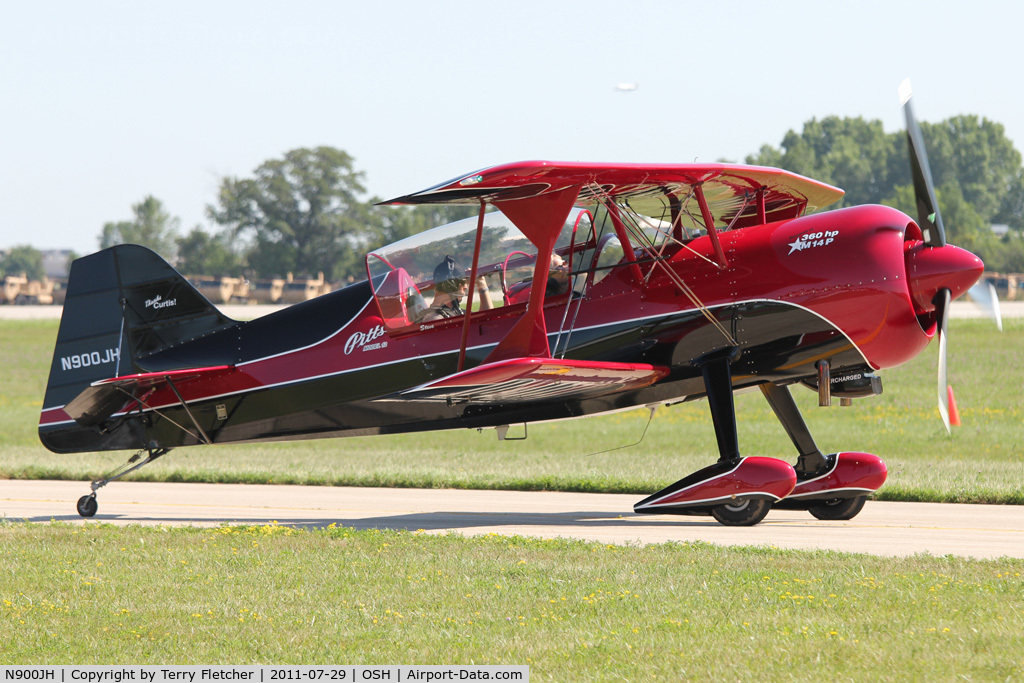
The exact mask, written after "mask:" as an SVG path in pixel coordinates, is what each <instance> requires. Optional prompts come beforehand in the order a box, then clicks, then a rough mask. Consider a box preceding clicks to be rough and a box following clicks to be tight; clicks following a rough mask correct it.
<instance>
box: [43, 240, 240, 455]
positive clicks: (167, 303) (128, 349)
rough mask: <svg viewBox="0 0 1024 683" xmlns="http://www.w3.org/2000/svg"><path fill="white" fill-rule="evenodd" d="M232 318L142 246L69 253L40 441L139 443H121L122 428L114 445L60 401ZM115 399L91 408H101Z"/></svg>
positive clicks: (53, 444) (95, 445) (56, 446)
mask: <svg viewBox="0 0 1024 683" xmlns="http://www.w3.org/2000/svg"><path fill="white" fill-rule="evenodd" d="M235 324H236V323H235V322H234V321H233V320H231V319H230V318H228V317H227V316H225V315H224V314H222V313H221V312H220V311H219V310H217V308H216V307H215V306H214V305H213V304H211V303H210V302H209V301H208V300H207V299H206V298H205V297H203V295H202V294H200V293H199V292H198V291H197V290H196V289H195V288H194V287H193V286H192V285H190V284H189V283H188V281H187V280H185V278H183V277H182V276H181V275H180V274H179V273H178V272H177V271H176V270H174V268H172V267H171V266H170V265H169V264H168V263H167V262H166V261H164V260H163V259H162V258H160V257H159V256H158V255H157V254H155V253H154V252H152V251H150V250H149V249H146V248H145V247H140V246H137V245H134V244H125V245H119V246H116V247H111V248H110V249H105V250H103V251H100V252H97V253H95V254H91V255H89V256H86V257H83V258H80V259H78V260H76V261H75V262H74V263H72V265H71V274H70V276H69V279H68V288H67V298H66V299H65V302H64V312H63V314H62V316H61V321H60V330H59V332H58V333H57V344H56V347H55V348H54V352H53V361H52V364H51V365H50V376H49V380H48V381H47V384H46V396H45V398H44V399H43V413H42V415H41V417H40V422H39V434H40V438H41V439H42V441H43V444H44V445H46V446H47V447H48V448H50V449H51V450H55V451H57V452H68V451H82V450H104V449H107V448H134V447H140V446H139V445H137V444H135V443H132V444H129V445H121V443H120V442H121V441H122V440H123V436H122V438H121V439H113V441H115V442H117V445H114V444H113V443H112V442H111V438H112V437H113V436H114V435H112V434H106V435H105V434H104V433H103V430H102V429H100V428H99V427H96V426H85V425H79V424H77V423H75V422H74V421H72V420H70V418H69V416H68V415H67V414H66V413H65V412H64V406H65V405H67V404H68V403H70V402H71V401H72V400H73V399H74V398H75V397H77V396H78V395H79V394H81V393H82V392H83V391H84V390H85V389H86V388H88V387H89V386H90V385H91V384H92V383H93V382H96V381H98V380H102V379H109V378H111V377H118V376H121V375H127V374H133V373H137V372H143V371H145V370H146V366H145V359H146V358H147V357H148V356H151V355H153V354H155V353H158V352H160V351H162V350H165V349H167V348H169V347H171V346H174V345H176V344H178V343H181V342H183V341H186V340H189V339H195V338H197V337H201V336H204V335H206V334H209V333H211V332H214V331H217V330H220V329H224V328H226V327H230V326H232V325H235ZM111 400H112V402H117V401H114V400H113V399H111ZM122 403H123V401H120V402H117V405H111V406H107V407H102V406H101V407H97V408H96V410H98V411H99V413H100V414H102V413H103V412H107V411H109V412H107V415H108V416H109V415H110V414H112V413H113V412H115V411H116V410H117V409H118V408H119V407H120V405H121V404H122ZM71 432H74V435H72V434H71ZM86 432H87V433H86ZM131 440H134V439H131ZM79 442H80V444H81V447H78V443H79ZM73 446H74V447H73Z"/></svg>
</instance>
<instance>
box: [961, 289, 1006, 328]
mask: <svg viewBox="0 0 1024 683" xmlns="http://www.w3.org/2000/svg"><path fill="white" fill-rule="evenodd" d="M967 294H968V295H969V296H970V297H971V301H973V302H974V303H975V304H977V305H978V307H979V308H981V309H982V310H983V311H985V312H986V313H988V317H990V318H992V320H993V321H995V323H996V327H998V328H999V331H1000V332H1002V331H1003V316H1002V314H1001V313H1000V312H999V297H998V296H997V295H996V288H995V286H994V285H993V284H992V282H991V281H989V280H978V282H977V283H976V284H975V285H974V286H973V287H971V288H970V289H968V290H967Z"/></svg>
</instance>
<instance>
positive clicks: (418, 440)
mask: <svg viewBox="0 0 1024 683" xmlns="http://www.w3.org/2000/svg"><path fill="white" fill-rule="evenodd" d="M950 327H951V329H950V338H951V342H950V350H949V362H950V372H949V377H950V382H951V383H952V384H953V386H954V389H955V391H956V398H957V402H958V405H959V409H960V415H961V417H962V420H963V426H962V427H960V428H954V431H953V435H952V437H949V436H947V435H946V433H945V430H944V429H943V427H942V423H941V421H940V420H939V418H938V414H937V411H936V408H935V402H936V398H935V395H936V388H935V364H936V353H937V352H936V349H935V348H934V345H933V346H932V347H931V348H929V349H927V350H926V351H925V353H923V354H922V355H921V356H919V357H918V358H917V359H915V361H914V362H912V363H910V364H907V365H905V366H902V367H899V368H895V369H892V370H888V371H885V372H883V374H882V376H883V381H884V393H883V394H882V395H881V396H878V397H874V398H871V399H865V400H861V401H856V402H855V405H854V407H852V408H840V407H838V406H836V407H833V408H818V407H817V406H816V402H817V401H816V394H814V393H813V392H811V391H807V390H805V389H803V388H799V387H798V388H794V389H793V393H794V395H795V396H796V398H797V400H798V402H799V404H800V405H801V409H802V410H803V412H804V416H805V419H806V420H807V422H808V425H809V426H810V428H811V431H812V433H814V435H815V438H816V439H817V441H818V444H819V446H820V447H821V448H822V449H823V450H825V451H826V452H827V451H836V450H862V451H868V452H872V453H876V454H878V455H880V456H881V457H882V458H883V459H884V460H885V461H886V463H887V464H888V466H889V480H888V482H887V483H886V485H885V486H884V487H883V488H882V489H881V490H880V491H879V493H878V494H877V496H878V497H879V498H881V499H886V500H917V501H942V502H993V503H1013V504H1024V320H1019V319H1014V320H1008V321H1006V331H1005V332H1004V333H1003V334H999V333H998V332H997V331H996V330H995V329H994V327H993V326H992V325H991V323H988V322H985V321H967V320H953V321H952V322H951V324H950ZM56 331H57V323H56V321H0V367H2V368H3V370H2V377H3V384H2V386H0V440H2V441H0V477H7V478H59V479H90V478H94V477H96V476H99V475H101V474H103V473H104V472H107V471H109V470H111V469H113V468H114V467H116V466H117V465H120V464H121V462H123V460H124V457H125V455H126V454H123V453H105V454H84V455H55V454H52V453H50V452H48V451H46V450H45V449H44V448H43V447H42V446H41V445H40V443H39V441H38V438H37V436H36V425H37V423H38V413H39V409H40V408H41V401H42V393H43V387H44V385H45V382H46V373H47V372H48V368H49V363H50V357H51V354H52V348H53V340H54V338H55V337H56ZM736 400H737V411H738V414H739V435H740V447H741V450H742V451H743V453H744V454H745V455H769V456H776V457H783V458H785V459H788V460H791V461H792V460H794V459H795V458H794V456H795V453H794V450H793V446H792V444H790V442H789V440H788V438H787V437H786V435H785V433H784V432H783V431H782V428H781V426H780V425H779V424H778V422H777V420H776V419H775V417H774V415H773V414H772V413H771V411H770V409H769V408H768V406H767V403H766V402H765V401H764V399H763V398H762V397H761V395H760V393H758V392H755V393H752V394H741V395H738V396H737V397H736ZM647 421H648V415H647V412H646V411H633V412H629V413H622V414H616V415H611V416H605V417H598V418H589V419H585V420H575V421H569V422H562V423H558V424H545V425H532V426H530V428H529V432H528V434H529V438H528V439H527V440H526V441H506V442H498V441H497V439H496V438H495V435H494V433H493V432H492V431H485V432H482V433H476V432H474V431H465V430H459V431H449V432H435V433H430V434H426V435H422V434H415V435H397V436H385V437H358V438H351V439H330V440H323V441H301V442H293V443H284V444H255V445H245V446H216V447H211V448H186V449H180V450H178V451H175V452H174V453H172V454H171V455H170V456H168V457H166V458H164V459H162V460H160V461H158V462H156V463H154V464H153V465H151V466H148V467H146V468H144V469H143V470H141V471H140V472H139V473H137V474H136V475H133V476H134V477H135V478H137V479H148V480H168V481H212V482H242V483H302V484H322V485H359V486H374V485H383V486H418V487H459V488H511V489H549V490H572V491H609V492H623V493H624V492H629V493H638V494H643V493H650V492H653V491H655V490H657V489H659V488H661V487H663V486H665V485H667V484H669V483H672V482H674V481H676V480H677V479H679V478H681V477H682V476H684V475H686V474H688V473H690V472H692V471H694V470H697V469H699V468H700V467H703V466H704V465H707V464H709V463H710V462H712V461H713V460H714V459H715V458H716V457H717V451H716V446H715V437H714V431H713V429H712V427H711V420H710V418H709V415H708V408H707V404H706V403H705V402H703V401H701V402H696V403H692V404H686V405H680V406H674V407H672V408H659V409H658V411H657V413H656V414H655V417H654V420H653V421H652V422H651V424H650V428H649V429H648V430H647V433H646V436H645V437H644V438H643V441H642V442H641V443H640V444H639V445H635V446H630V444H634V443H635V442H637V441H638V440H639V439H640V437H641V435H642V434H643V432H644V428H645V426H646V425H647ZM617 447H622V448H617ZM613 448H617V450H608V449H613ZM596 451H606V452H603V453H595V452H596Z"/></svg>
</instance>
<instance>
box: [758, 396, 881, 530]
mask: <svg viewBox="0 0 1024 683" xmlns="http://www.w3.org/2000/svg"><path fill="white" fill-rule="evenodd" d="M761 393H763V394H764V397H765V398H766V399H767V400H768V405H770V406H771V407H772V411H774V413H775V416H776V417H777V418H779V422H781V423H782V427H783V429H785V430H786V434H788V435H789V438H790V440H791V441H792V442H793V445H794V446H796V450H797V453H798V454H799V455H798V456H797V460H796V465H794V466H793V469H794V470H795V471H796V478H797V482H796V486H795V487H794V488H793V491H792V492H791V493H790V494H789V495H788V496H787V497H786V498H785V499H784V500H781V501H779V502H778V503H776V507H780V508H788V509H797V510H807V511H808V512H810V513H811V514H812V515H814V516H815V517H817V518H818V519H824V520H842V519H853V518H854V517H856V516H857V514H858V513H859V512H860V511H861V510H862V509H863V508H864V503H865V502H866V501H867V499H868V495H869V494H871V493H873V492H874V491H875V490H877V489H878V488H879V487H880V486H881V485H882V484H883V483H885V478H886V474H887V472H886V467H885V463H884V462H882V460H881V458H879V457H878V456H875V455H872V454H870V453H831V454H829V455H823V454H822V452H821V450H820V449H819V448H818V446H817V445H816V444H815V443H814V438H813V437H812V436H811V433H810V431H809V430H808V429H807V423H805V422H804V418H803V416H802V415H801V414H800V409H799V408H797V405H796V401H794V400H793V395H792V394H791V393H790V392H789V388H788V387H780V386H776V385H774V384H762V385H761Z"/></svg>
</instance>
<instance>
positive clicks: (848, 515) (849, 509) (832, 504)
mask: <svg viewBox="0 0 1024 683" xmlns="http://www.w3.org/2000/svg"><path fill="white" fill-rule="evenodd" d="M867 501H868V497H867V496H855V497H854V498H833V499H832V500H822V501H817V502H814V503H811V504H810V505H809V506H808V507H807V510H808V512H810V513H811V514H812V515H814V516H815V517H817V518H818V519H823V520H826V521H835V520H843V519H853V518H854V517H856V516H857V513H859V512H860V511H861V510H863V509H864V503H866V502H867Z"/></svg>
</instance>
